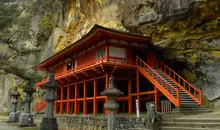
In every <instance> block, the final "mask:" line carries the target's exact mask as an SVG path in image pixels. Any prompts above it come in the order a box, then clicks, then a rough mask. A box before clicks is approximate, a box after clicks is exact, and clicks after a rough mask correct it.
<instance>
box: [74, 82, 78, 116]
mask: <svg viewBox="0 0 220 130" xmlns="http://www.w3.org/2000/svg"><path fill="white" fill-rule="evenodd" d="M77 98H78V86H77V84H75V101H74V114H78V111H77V109H78V107H77Z"/></svg>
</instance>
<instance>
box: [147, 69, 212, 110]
mask: <svg viewBox="0 0 220 130" xmlns="http://www.w3.org/2000/svg"><path fill="white" fill-rule="evenodd" d="M154 70H155V71H156V72H157V73H158V74H159V75H160V76H161V77H163V78H164V79H165V80H166V81H167V82H168V83H170V84H171V85H172V86H174V87H175V88H178V89H179V91H180V107H176V108H175V109H173V112H177V113H178V112H180V113H184V114H198V113H207V112H212V110H211V109H208V108H204V107H201V106H200V105H199V104H198V103H197V102H196V101H195V100H194V99H193V98H192V97H190V95H188V94H187V93H186V92H185V91H184V90H183V89H182V88H181V87H179V86H178V85H177V83H176V82H175V81H174V80H173V79H171V78H170V77H168V76H167V75H166V74H165V73H164V72H163V71H161V70H159V69H154ZM146 71H148V70H146ZM158 83H160V84H162V83H161V81H160V80H159V81H158ZM174 96H176V93H174Z"/></svg>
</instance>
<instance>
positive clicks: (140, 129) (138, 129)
mask: <svg viewBox="0 0 220 130" xmlns="http://www.w3.org/2000/svg"><path fill="white" fill-rule="evenodd" d="M128 130H150V129H146V128H129V129H128Z"/></svg>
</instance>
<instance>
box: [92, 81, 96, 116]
mask: <svg viewBox="0 0 220 130" xmlns="http://www.w3.org/2000/svg"><path fill="white" fill-rule="evenodd" d="M93 86H94V88H93V89H94V94H93V114H94V115H96V113H97V100H96V96H97V81H96V78H94V80H93Z"/></svg>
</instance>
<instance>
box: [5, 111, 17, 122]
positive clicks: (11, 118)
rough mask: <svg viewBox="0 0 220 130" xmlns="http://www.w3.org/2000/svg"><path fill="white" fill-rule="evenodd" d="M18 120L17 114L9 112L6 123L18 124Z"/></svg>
mask: <svg viewBox="0 0 220 130" xmlns="http://www.w3.org/2000/svg"><path fill="white" fill-rule="evenodd" d="M18 121H19V118H18V113H16V112H10V114H9V116H8V121H7V122H8V123H14V122H18Z"/></svg>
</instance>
